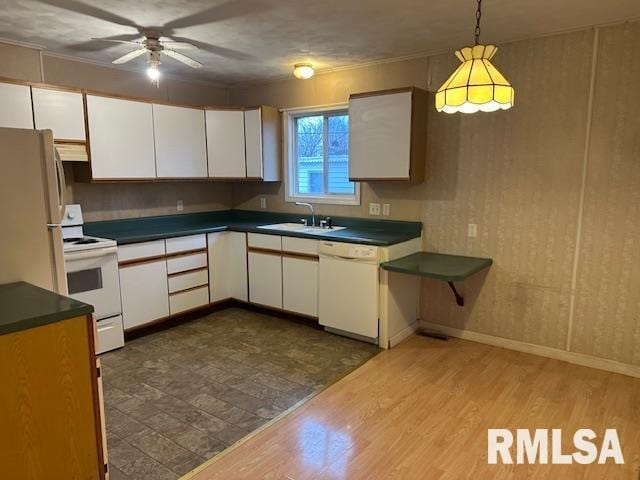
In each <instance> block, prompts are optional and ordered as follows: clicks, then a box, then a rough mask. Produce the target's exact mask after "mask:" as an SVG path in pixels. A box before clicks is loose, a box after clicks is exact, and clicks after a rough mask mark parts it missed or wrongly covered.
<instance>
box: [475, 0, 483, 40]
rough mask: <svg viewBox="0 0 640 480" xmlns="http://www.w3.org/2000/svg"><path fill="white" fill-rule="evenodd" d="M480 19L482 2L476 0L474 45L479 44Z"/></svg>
mask: <svg viewBox="0 0 640 480" xmlns="http://www.w3.org/2000/svg"><path fill="white" fill-rule="evenodd" d="M481 18H482V0H478V9H477V10H476V45H479V44H480V19H481Z"/></svg>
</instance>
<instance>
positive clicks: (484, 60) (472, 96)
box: [436, 0, 514, 113]
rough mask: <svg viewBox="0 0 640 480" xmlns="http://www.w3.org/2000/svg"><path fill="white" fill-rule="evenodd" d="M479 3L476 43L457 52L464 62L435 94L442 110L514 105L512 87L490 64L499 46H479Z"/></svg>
mask: <svg viewBox="0 0 640 480" xmlns="http://www.w3.org/2000/svg"><path fill="white" fill-rule="evenodd" d="M477 2H478V8H477V10H476V31H475V37H476V42H475V45H474V46H473V47H465V48H463V49H461V50H458V51H457V52H456V57H458V59H459V60H460V61H461V62H462V65H460V66H459V67H458V69H457V70H456V71H455V72H453V74H452V75H451V76H450V77H449V78H448V79H447V81H446V82H444V84H442V86H441V87H440V89H438V92H437V93H436V110H438V111H439V112H445V113H456V112H460V113H475V112H495V111H496V110H507V109H509V108H511V107H512V106H513V99H514V90H513V87H512V86H511V84H510V83H509V81H508V80H507V79H506V78H504V76H503V75H502V74H501V73H500V72H499V71H498V70H497V69H496V67H494V66H493V64H492V63H491V59H492V58H493V56H494V55H495V53H496V52H497V51H498V49H497V47H496V46H495V45H480V18H481V17H482V0H477Z"/></svg>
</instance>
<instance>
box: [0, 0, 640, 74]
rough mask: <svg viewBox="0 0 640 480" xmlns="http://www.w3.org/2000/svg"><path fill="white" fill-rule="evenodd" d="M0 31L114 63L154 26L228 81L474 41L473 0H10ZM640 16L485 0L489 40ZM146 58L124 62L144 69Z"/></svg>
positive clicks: (610, 2)
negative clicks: (303, 64)
mask: <svg viewBox="0 0 640 480" xmlns="http://www.w3.org/2000/svg"><path fill="white" fill-rule="evenodd" d="M2 3H3V6H2V11H1V12H0V37H2V38H5V39H9V40H15V41H21V42H28V43H33V44H38V45H41V46H43V47H44V48H45V49H47V50H48V51H51V52H55V53H58V54H63V55H67V56H72V57H78V58H83V59H87V60H91V61H96V62H100V63H109V62H110V61H111V60H113V59H114V58H116V57H119V56H120V55H123V54H125V53H127V52H128V51H130V50H132V49H134V48H135V46H134V45H126V44H116V43H108V42H103V41H91V38H92V37H110V38H113V39H120V40H139V39H141V38H142V36H141V35H140V32H141V31H144V30H145V29H150V28H152V29H156V30H160V31H162V32H163V33H164V35H165V36H171V37H173V38H174V39H176V40H181V39H189V40H190V41H192V42H193V43H195V44H197V45H198V46H199V47H200V48H199V49H190V50H181V52H183V53H185V54H187V55H190V56H192V57H193V58H195V59H196V60H199V61H200V62H202V63H203V64H204V65H205V67H204V68H203V69H201V70H198V71H196V70H192V69H190V68H189V67H187V66H185V65H182V64H180V63H178V62H176V61H175V60H172V59H170V58H164V59H163V65H162V69H163V70H164V71H168V72H171V73H173V74H178V75H182V76H184V77H185V78H191V79H200V80H207V81H215V82H219V83H225V84H230V85H232V84H234V83H237V82H251V81H259V80H265V79H269V78H275V77H280V76H283V75H289V74H290V72H291V67H292V65H293V64H294V63H296V62H299V61H312V62H313V63H314V65H316V66H317V67H318V68H319V69H320V70H322V69H331V68H340V67H346V66H349V65H358V64H363V63H368V62H375V61H379V60H383V59H391V58H398V57H406V56H412V55H418V54H428V53H439V52H442V51H446V50H452V51H453V50H455V49H457V48H459V47H461V46H465V45H468V44H470V43H472V41H473V30H474V26H475V8H476V1H475V0H393V1H390V0H321V1H317V0H315V1H313V0H312V1H306V0H153V1H150V0H137V1H135V2H133V1H131V0H101V1H99V2H98V1H95V0H3V2H2ZM632 18H640V2H639V1H638V0H607V1H602V0H562V1H539V0H486V1H485V2H484V4H483V17H482V40H484V41H485V42H492V43H498V44H499V43H503V42H507V41H511V40H517V39H522V38H528V37H533V36H539V35H543V34H548V33H555V32H561V31H566V30H570V29H575V28H579V27H584V26H589V25H599V24H606V23H611V22H616V21H620V20H625V19H632ZM144 65H145V59H144V56H143V57H139V58H137V59H136V60H134V61H133V62H131V63H129V64H127V66H128V67H129V68H131V67H133V68H140V69H141V70H142V69H143V68H144Z"/></svg>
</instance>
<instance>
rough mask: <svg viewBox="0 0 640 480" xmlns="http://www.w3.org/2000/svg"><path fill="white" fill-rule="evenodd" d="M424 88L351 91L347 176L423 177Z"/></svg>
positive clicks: (425, 104) (415, 179)
mask: <svg viewBox="0 0 640 480" xmlns="http://www.w3.org/2000/svg"><path fill="white" fill-rule="evenodd" d="M426 125H427V92H426V91H424V90H420V89H418V88H408V89H403V90H390V91H382V92H374V93H362V94H356V95H351V97H350V98H349V178H350V179H351V180H410V181H415V182H419V181H422V180H424V169H425V161H426V158H425V157H426Z"/></svg>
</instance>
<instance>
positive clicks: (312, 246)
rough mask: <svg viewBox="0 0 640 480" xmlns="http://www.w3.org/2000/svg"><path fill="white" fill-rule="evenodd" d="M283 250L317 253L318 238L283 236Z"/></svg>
mask: <svg viewBox="0 0 640 480" xmlns="http://www.w3.org/2000/svg"><path fill="white" fill-rule="evenodd" d="M282 251H283V252H291V253H304V254H307V255H317V254H318V240H311V239H310V238H296V237H282Z"/></svg>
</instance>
